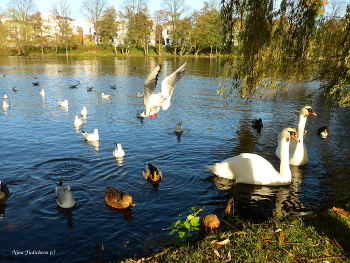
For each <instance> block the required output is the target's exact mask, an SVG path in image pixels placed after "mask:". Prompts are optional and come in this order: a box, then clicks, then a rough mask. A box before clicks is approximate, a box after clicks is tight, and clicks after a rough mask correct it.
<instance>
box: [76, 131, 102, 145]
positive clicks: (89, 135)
mask: <svg viewBox="0 0 350 263" xmlns="http://www.w3.org/2000/svg"><path fill="white" fill-rule="evenodd" d="M81 133H82V134H83V135H84V137H85V139H86V140H87V141H90V142H95V141H98V140H100V136H99V135H98V129H94V133H87V132H84V131H83V130H82V131H81Z"/></svg>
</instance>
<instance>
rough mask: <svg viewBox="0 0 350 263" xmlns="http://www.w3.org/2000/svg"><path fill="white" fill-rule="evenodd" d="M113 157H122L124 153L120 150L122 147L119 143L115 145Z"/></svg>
mask: <svg viewBox="0 0 350 263" xmlns="http://www.w3.org/2000/svg"><path fill="white" fill-rule="evenodd" d="M113 156H114V157H124V156H125V152H124V150H123V148H122V145H121V144H120V143H115V149H114V151H113Z"/></svg>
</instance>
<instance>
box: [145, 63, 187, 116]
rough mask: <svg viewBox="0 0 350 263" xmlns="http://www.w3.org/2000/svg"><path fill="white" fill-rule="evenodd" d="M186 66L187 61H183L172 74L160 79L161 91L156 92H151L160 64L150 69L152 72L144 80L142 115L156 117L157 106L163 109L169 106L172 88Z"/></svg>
mask: <svg viewBox="0 0 350 263" xmlns="http://www.w3.org/2000/svg"><path fill="white" fill-rule="evenodd" d="M186 67H187V62H185V63H184V64H183V65H182V66H181V67H179V68H178V69H177V70H176V71H174V72H173V73H172V74H170V75H169V76H167V77H166V78H165V79H164V80H163V81H162V90H161V92H159V93H156V94H153V92H154V91H155V89H156V86H157V81H158V76H159V72H160V69H161V66H160V64H159V65H158V66H156V67H155V68H154V69H153V70H152V72H151V73H150V74H149V75H148V77H147V79H146V81H145V82H144V89H143V103H144V105H145V110H144V111H143V116H146V117H148V116H150V118H152V117H153V116H154V117H157V116H156V114H157V112H158V107H160V106H161V107H162V109H163V110H167V109H168V108H169V107H170V99H171V96H172V94H173V91H174V88H175V86H176V85H177V83H178V82H179V81H180V79H181V77H182V76H183V74H184V73H185V70H186ZM152 111H153V112H152Z"/></svg>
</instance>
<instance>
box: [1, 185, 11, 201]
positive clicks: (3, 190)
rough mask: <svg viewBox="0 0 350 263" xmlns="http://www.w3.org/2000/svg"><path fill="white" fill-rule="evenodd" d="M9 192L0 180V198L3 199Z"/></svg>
mask: <svg viewBox="0 0 350 263" xmlns="http://www.w3.org/2000/svg"><path fill="white" fill-rule="evenodd" d="M9 194H10V191H9V189H8V188H7V186H6V184H5V183H4V182H2V181H0V199H4V198H6V197H8V195H9Z"/></svg>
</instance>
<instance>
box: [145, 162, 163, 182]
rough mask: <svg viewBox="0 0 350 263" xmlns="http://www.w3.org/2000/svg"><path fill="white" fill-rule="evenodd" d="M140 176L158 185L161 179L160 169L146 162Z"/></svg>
mask: <svg viewBox="0 0 350 263" xmlns="http://www.w3.org/2000/svg"><path fill="white" fill-rule="evenodd" d="M142 177H143V178H144V179H145V180H147V181H148V182H150V183H151V184H153V185H155V186H158V183H159V182H160V181H161V180H162V178H163V174H162V171H161V170H160V169H159V168H158V167H156V166H155V165H153V164H151V163H147V164H146V166H145V168H144V169H143V172H142Z"/></svg>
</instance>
